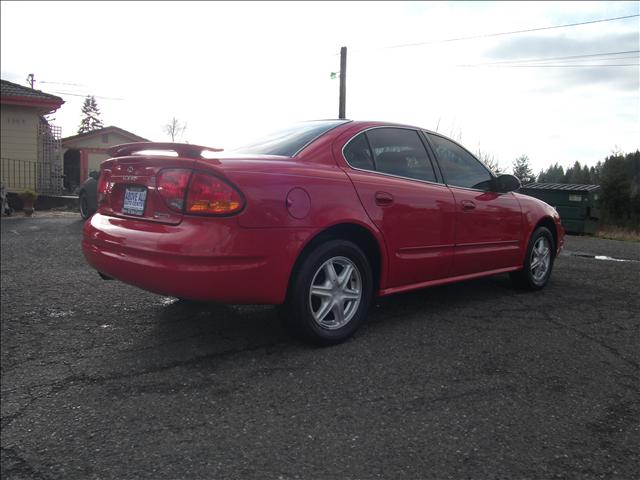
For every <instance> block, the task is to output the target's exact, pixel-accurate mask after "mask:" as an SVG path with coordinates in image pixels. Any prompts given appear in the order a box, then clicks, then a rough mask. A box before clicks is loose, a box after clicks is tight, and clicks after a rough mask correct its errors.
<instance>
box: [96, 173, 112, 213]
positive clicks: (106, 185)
mask: <svg viewBox="0 0 640 480" xmlns="http://www.w3.org/2000/svg"><path fill="white" fill-rule="evenodd" d="M110 178H111V170H104V169H103V170H102V171H101V172H100V177H99V178H98V187H97V190H98V205H102V204H103V203H105V202H106V200H107V194H109V193H110V188H111V182H110V181H109V179H110Z"/></svg>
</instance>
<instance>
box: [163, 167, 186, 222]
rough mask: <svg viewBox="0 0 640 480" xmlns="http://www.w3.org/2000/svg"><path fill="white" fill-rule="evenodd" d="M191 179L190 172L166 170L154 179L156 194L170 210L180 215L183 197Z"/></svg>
mask: <svg viewBox="0 0 640 480" xmlns="http://www.w3.org/2000/svg"><path fill="white" fill-rule="evenodd" d="M190 177H191V170H185V169H183V168H167V169H165V170H161V171H160V173H159V174H158V177H157V179H156V186H157V188H158V193H160V196H161V197H162V199H163V200H164V201H165V203H166V204H167V207H169V208H170V209H171V210H174V211H176V212H180V213H182V210H183V208H184V197H185V194H186V191H187V185H188V184H189V178H190Z"/></svg>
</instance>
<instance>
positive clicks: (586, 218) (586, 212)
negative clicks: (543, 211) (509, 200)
mask: <svg viewBox="0 0 640 480" xmlns="http://www.w3.org/2000/svg"><path fill="white" fill-rule="evenodd" d="M518 192H519V193H523V194H524V195H529V196H531V197H535V198H539V199H540V200H542V201H543V202H546V203H548V204H549V205H551V206H552V207H554V208H555V209H556V210H557V211H558V214H560V221H561V222H562V226H563V227H564V229H565V230H566V231H567V232H568V233H578V234H585V233H587V234H594V233H596V228H597V226H598V219H599V218H600V212H599V209H598V204H599V202H598V200H599V198H600V186H599V185H578V184H572V183H528V184H527V185H523V186H522V187H520V190H518Z"/></svg>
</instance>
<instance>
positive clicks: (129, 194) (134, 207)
mask: <svg viewBox="0 0 640 480" xmlns="http://www.w3.org/2000/svg"><path fill="white" fill-rule="evenodd" d="M146 199H147V189H146V188H132V187H130V188H127V189H126V190H125V191H124V205H123V206H122V213H127V214H129V215H143V214H144V202H145V200H146Z"/></svg>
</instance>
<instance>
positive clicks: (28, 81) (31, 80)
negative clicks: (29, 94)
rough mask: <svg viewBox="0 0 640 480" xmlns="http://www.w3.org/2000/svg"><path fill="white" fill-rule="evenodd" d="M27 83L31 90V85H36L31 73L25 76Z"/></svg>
mask: <svg viewBox="0 0 640 480" xmlns="http://www.w3.org/2000/svg"><path fill="white" fill-rule="evenodd" d="M27 83H28V84H29V85H31V88H33V84H34V83H36V78H35V76H34V75H33V73H30V74H29V75H27Z"/></svg>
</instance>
